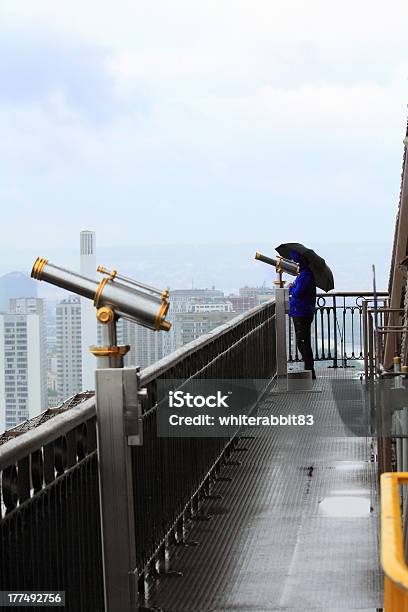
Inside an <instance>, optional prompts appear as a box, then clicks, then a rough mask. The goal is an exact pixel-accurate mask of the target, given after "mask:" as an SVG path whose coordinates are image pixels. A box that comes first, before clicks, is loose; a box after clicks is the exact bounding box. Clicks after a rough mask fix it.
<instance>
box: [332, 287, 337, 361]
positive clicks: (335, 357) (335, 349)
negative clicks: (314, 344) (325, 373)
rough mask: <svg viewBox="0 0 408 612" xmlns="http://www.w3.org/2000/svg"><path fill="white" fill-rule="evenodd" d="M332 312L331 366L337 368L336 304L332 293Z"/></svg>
mask: <svg viewBox="0 0 408 612" xmlns="http://www.w3.org/2000/svg"><path fill="white" fill-rule="evenodd" d="M333 314H334V322H333V327H334V359H333V368H337V304H336V296H335V295H333Z"/></svg>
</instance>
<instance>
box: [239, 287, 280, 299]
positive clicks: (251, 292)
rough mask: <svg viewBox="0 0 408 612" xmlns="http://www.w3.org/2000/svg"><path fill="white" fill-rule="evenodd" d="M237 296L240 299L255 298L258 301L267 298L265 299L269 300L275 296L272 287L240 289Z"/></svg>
mask: <svg viewBox="0 0 408 612" xmlns="http://www.w3.org/2000/svg"><path fill="white" fill-rule="evenodd" d="M239 295H240V296H242V297H257V298H258V300H260V299H264V298H265V296H269V297H268V298H267V299H271V298H272V297H273V296H274V295H275V290H274V289H273V288H272V287H241V289H240V290H239Z"/></svg>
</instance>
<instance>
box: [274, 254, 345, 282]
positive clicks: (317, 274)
mask: <svg viewBox="0 0 408 612" xmlns="http://www.w3.org/2000/svg"><path fill="white" fill-rule="evenodd" d="M276 250H277V251H278V253H279V255H281V256H282V257H284V258H285V259H291V256H290V252H291V251H296V252H297V253H299V255H302V256H303V257H304V258H305V259H306V261H307V263H308V264H309V268H310V269H311V271H312V272H313V276H314V278H315V282H316V286H317V287H319V289H323V291H330V289H334V280H333V272H332V271H331V270H330V268H329V266H328V265H327V263H326V262H325V260H324V259H323V257H320V255H318V254H317V253H315V252H314V251H313V250H312V249H308V248H307V247H305V246H304V245H303V244H300V243H299V242H286V243H285V244H280V245H279V246H278V247H276Z"/></svg>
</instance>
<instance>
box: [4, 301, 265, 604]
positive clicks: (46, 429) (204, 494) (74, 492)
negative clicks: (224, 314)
mask: <svg viewBox="0 0 408 612" xmlns="http://www.w3.org/2000/svg"><path fill="white" fill-rule="evenodd" d="M275 371H276V355H275V304H274V302H273V301H270V302H267V303H266V304H263V305H261V306H258V307H256V308H254V309H252V310H250V311H248V312H247V313H245V314H243V315H240V316H238V317H236V318H235V319H233V320H231V321H229V322H228V323H227V324H226V325H224V326H221V327H219V328H217V329H215V330H214V331H213V332H211V333H209V334H207V335H205V336H203V337H202V338H200V339H199V340H196V341H194V342H192V343H190V344H189V345H186V346H185V347H182V348H181V349H179V350H177V351H175V352H174V353H172V354H171V355H169V356H168V357H167V358H165V359H163V360H161V361H159V362H157V363H156V364H154V365H153V366H151V367H149V368H146V369H145V370H143V371H142V372H141V373H140V375H139V382H140V386H141V387H142V388H144V389H146V392H145V394H144V398H143V400H142V414H141V419H140V422H141V426H142V431H141V437H142V438H143V444H142V445H141V446H134V447H132V448H131V451H130V452H131V476H132V489H133V497H134V519H135V520H134V522H135V524H134V533H135V543H134V544H135V550H136V563H135V567H134V573H135V575H136V579H137V581H138V587H139V590H140V591H141V592H142V598H143V596H145V595H146V593H145V587H146V584H147V583H148V581H149V577H150V576H151V575H154V576H157V575H158V572H163V571H164V569H165V565H166V564H165V559H166V558H167V557H168V554H169V548H171V547H172V546H174V545H176V544H180V543H183V542H184V540H185V537H186V532H187V528H188V526H189V524H190V521H192V520H194V519H197V518H203V517H201V516H200V510H199V508H200V505H201V504H202V502H203V500H204V499H206V498H208V496H209V495H211V488H212V485H213V483H214V482H215V480H217V478H219V477H220V471H221V470H222V468H223V466H224V464H225V462H227V461H228V458H229V457H230V455H231V453H232V452H233V451H234V449H235V447H236V444H237V438H236V437H234V438H172V439H170V438H158V437H157V435H156V416H157V415H156V412H157V410H156V402H157V386H158V380H159V379H161V378H167V379H180V380H185V379H187V378H194V377H202V376H205V377H207V378H219V379H222V378H240V377H241V378H256V379H264V380H265V381H268V380H271V379H273V377H274V375H275ZM119 409H120V408H119ZM97 446H98V444H97V435H96V407H95V399H94V398H90V399H87V400H86V401H85V402H83V403H81V404H79V405H77V406H74V407H72V408H70V409H69V410H66V411H64V412H62V413H60V414H57V415H56V416H54V417H53V418H52V419H49V420H47V421H46V422H44V423H42V424H41V425H39V426H38V427H36V428H35V429H33V430H31V431H28V432H27V433H25V434H24V435H21V436H17V437H15V438H14V439H12V440H10V441H8V442H6V443H5V444H3V445H1V446H0V471H1V474H2V479H1V491H0V492H1V500H2V504H1V509H2V512H1V520H0V589H3V590H13V589H18V590H60V591H65V593H66V609H67V610H69V611H72V612H74V611H75V612H81V611H84V612H89V611H90V610H92V611H93V612H98V611H101V610H103V609H104V588H103V569H102V543H101V535H100V525H101V523H100V487H99V484H98V459H97ZM113 502H114V500H112V503H113ZM204 518H205V517H204ZM119 528H120V526H119V525H112V526H111V529H112V530H113V531H117V530H118V529H119ZM104 535H105V534H104ZM113 535H114V534H113ZM117 609H119V608H117Z"/></svg>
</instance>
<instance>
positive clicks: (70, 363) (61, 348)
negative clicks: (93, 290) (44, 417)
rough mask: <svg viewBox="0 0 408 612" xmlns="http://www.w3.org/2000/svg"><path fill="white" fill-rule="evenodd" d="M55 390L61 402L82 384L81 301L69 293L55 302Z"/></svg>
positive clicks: (80, 389) (78, 391) (79, 390)
mask: <svg viewBox="0 0 408 612" xmlns="http://www.w3.org/2000/svg"><path fill="white" fill-rule="evenodd" d="M56 322H57V391H58V400H59V401H60V402H63V401H64V400H66V399H68V397H70V396H71V395H75V393H80V392H81V391H82V390H83V389H84V386H83V384H82V359H81V356H82V355H81V344H82V343H81V323H82V322H81V303H80V301H79V297H78V296H76V295H70V296H69V297H67V298H65V299H64V300H62V301H61V302H60V303H59V304H57V308H56Z"/></svg>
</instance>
